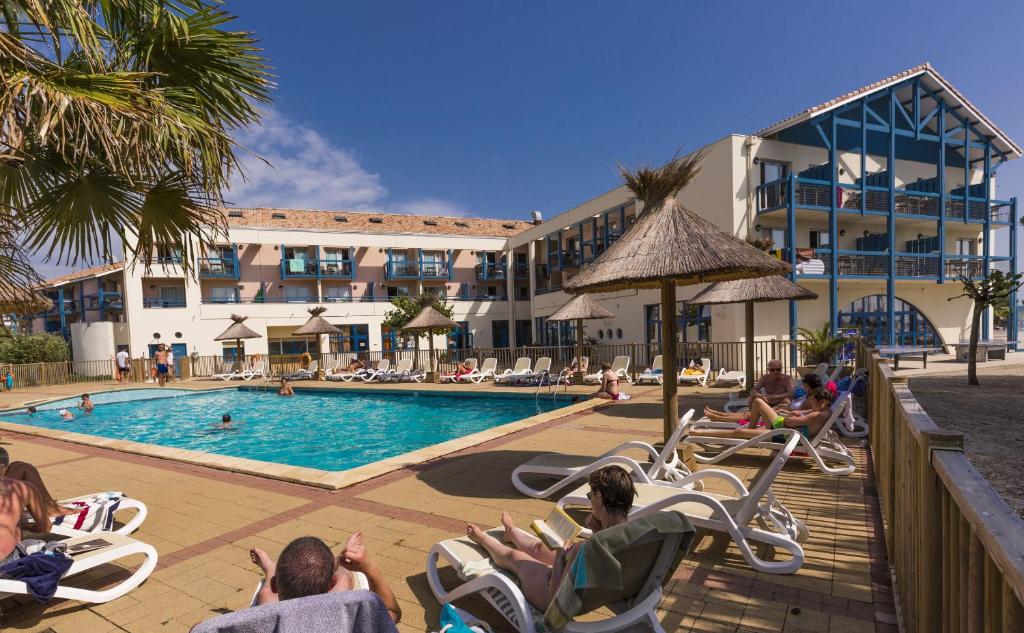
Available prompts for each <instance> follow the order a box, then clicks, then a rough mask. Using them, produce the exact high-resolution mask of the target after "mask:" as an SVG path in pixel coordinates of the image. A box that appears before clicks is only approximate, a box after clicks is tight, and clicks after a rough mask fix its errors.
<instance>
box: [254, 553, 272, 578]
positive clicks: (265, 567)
mask: <svg viewBox="0 0 1024 633" xmlns="http://www.w3.org/2000/svg"><path fill="white" fill-rule="evenodd" d="M249 558H250V559H251V560H252V562H253V563H254V564H255V565H256V566H257V567H259V568H260V569H261V570H262V571H263V575H264V576H266V577H267V578H270V577H271V576H273V575H274V571H275V569H276V568H277V564H276V563H275V562H274V561H273V559H271V558H270V556H267V553H266V552H264V551H263V550H261V549H260V548H258V547H254V548H252V549H251V550H249Z"/></svg>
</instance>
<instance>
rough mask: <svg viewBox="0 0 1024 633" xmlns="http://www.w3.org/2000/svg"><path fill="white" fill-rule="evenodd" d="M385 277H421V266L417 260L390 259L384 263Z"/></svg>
mask: <svg viewBox="0 0 1024 633" xmlns="http://www.w3.org/2000/svg"><path fill="white" fill-rule="evenodd" d="M384 277H385V279H419V278H420V266H419V264H418V263H417V262H407V261H401V260H398V261H393V260H390V259H389V260H388V263H387V264H384Z"/></svg>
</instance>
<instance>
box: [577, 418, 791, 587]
mask: <svg viewBox="0 0 1024 633" xmlns="http://www.w3.org/2000/svg"><path fill="white" fill-rule="evenodd" d="M799 441H800V440H799V438H798V437H797V436H790V437H789V438H788V439H787V441H786V443H785V444H777V446H779V447H780V448H781V450H780V451H779V453H778V454H777V455H776V456H775V458H774V460H773V462H772V465H771V466H770V467H769V468H768V469H767V470H765V471H764V472H763V473H762V474H761V475H760V476H759V477H758V478H757V481H755V482H754V484H753V486H751V487H750V489H749V490H748V489H747V488H746V486H744V485H743V484H742V483H741V482H740V481H739V480H738V479H736V480H735V481H733V480H729V481H730V483H731V484H732V485H733V488H734V490H735V494H732V495H725V494H716V493H711V492H707V491H697V490H680V489H679V488H674V487H671V486H658V485H652V484H645V483H641V484H637V485H636V491H637V498H636V500H635V501H634V502H633V508H632V509H631V510H630V512H629V519H630V521H634V520H637V519H639V518H641V517H644V516H647V515H649V514H651V513H654V512H659V511H661V510H666V509H668V510H676V511H677V512H682V513H683V514H685V515H686V516H687V518H689V519H690V520H691V521H692V522H693V524H694V525H696V526H697V527H702V528H706V529H709V530H715V531H718V532H724V533H726V534H728V535H729V536H731V537H732V539H733V541H735V543H736V546H737V547H738V548H739V550H740V552H741V553H742V554H743V558H744V559H746V561H747V563H748V564H749V565H750V566H751V567H753V568H754V569H756V570H757V571H762V572H765V573H769V574H792V573H794V572H796V571H797V570H798V569H800V567H801V566H802V565H803V563H804V551H803V548H802V547H801V546H800V543H802V542H804V541H806V540H807V536H808V531H807V526H806V525H804V523H803V522H802V521H800V520H799V519H797V518H796V517H795V516H793V513H792V512H790V511H789V510H788V509H787V508H786V507H785V506H784V505H782V503H780V502H779V501H778V499H776V498H775V496H774V495H773V494H772V491H771V486H772V484H773V483H774V482H775V479H776V478H777V477H778V475H779V473H780V472H781V471H782V468H783V466H785V465H786V459H787V458H788V457H789V455H790V454H791V453H792V452H793V449H794V448H796V445H797V443H798V442H799ZM706 472H708V471H700V472H698V473H695V474H696V475H700V474H702V473H706ZM588 490H589V486H586V485H585V486H582V487H580V488H578V489H576V490H574V491H573V492H571V493H570V494H568V495H566V496H565V497H564V498H562V499H561V500H560V501H559V502H558V507H560V508H565V507H566V506H588V507H589V505H590V501H589V500H587V496H586V493H587V491H588ZM762 500H764V503H762ZM755 521H756V522H757V523H758V524H759V525H760V526H761V527H760V528H757V527H752V525H751V524H752V523H753V522H755ZM589 532H590V531H589V530H585V531H584V534H585V535H586V534H589ZM751 541H754V542H758V543H765V544H767V545H770V546H773V547H777V548H781V549H784V550H786V551H787V552H789V554H790V555H791V556H792V557H793V558H792V559H791V560H785V561H769V560H764V559H762V558H760V557H758V556H757V554H756V553H755V552H754V548H752V547H751V546H750V542H751Z"/></svg>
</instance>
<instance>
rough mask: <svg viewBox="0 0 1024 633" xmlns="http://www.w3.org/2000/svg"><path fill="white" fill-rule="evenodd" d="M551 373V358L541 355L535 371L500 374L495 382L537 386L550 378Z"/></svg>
mask: <svg viewBox="0 0 1024 633" xmlns="http://www.w3.org/2000/svg"><path fill="white" fill-rule="evenodd" d="M550 374H551V358H550V357H548V356H541V357H540V358H538V359H537V364H536V366H534V368H533V371H529V372H526V373H523V374H510V375H508V376H498V377H497V378H495V379H494V382H500V383H503V384H508V385H516V386H519V387H522V386H526V385H530V386H537V385H539V384H541V383H542V382H544V381H546V380H548V379H549V377H550Z"/></svg>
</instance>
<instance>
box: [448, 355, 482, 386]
mask: <svg viewBox="0 0 1024 633" xmlns="http://www.w3.org/2000/svg"><path fill="white" fill-rule="evenodd" d="M466 360H467V361H469V365H470V370H469V371H470V374H471V373H473V372H474V371H476V366H477V363H478V362H479V361H478V360H477V359H476V358H467V359H466ZM465 362H466V361H463V363H465ZM463 363H459V366H460V367H461V366H462V364H463ZM468 375H469V374H463V376H468ZM461 377H462V376H459V377H456V376H455V374H445V375H443V376H441V382H459V378H461Z"/></svg>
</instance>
